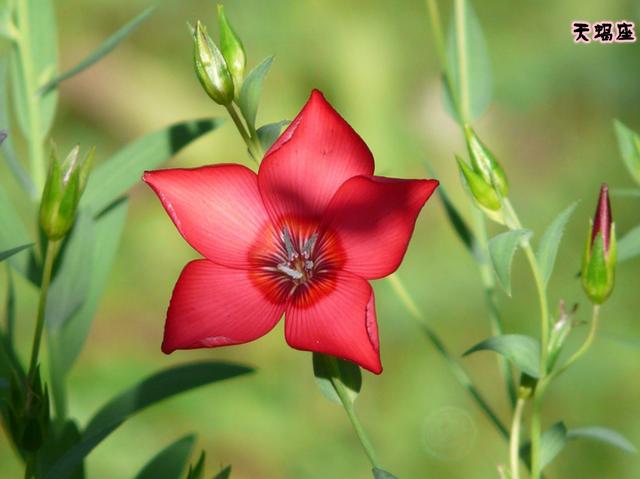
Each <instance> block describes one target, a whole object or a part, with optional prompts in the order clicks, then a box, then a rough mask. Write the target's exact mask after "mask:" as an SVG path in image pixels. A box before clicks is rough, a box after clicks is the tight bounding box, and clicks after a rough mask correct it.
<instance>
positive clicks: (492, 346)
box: [463, 334, 540, 378]
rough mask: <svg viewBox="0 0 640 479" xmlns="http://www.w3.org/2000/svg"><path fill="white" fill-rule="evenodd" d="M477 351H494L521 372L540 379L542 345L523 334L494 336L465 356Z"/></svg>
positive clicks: (465, 354)
mask: <svg viewBox="0 0 640 479" xmlns="http://www.w3.org/2000/svg"><path fill="white" fill-rule="evenodd" d="M477 351H494V352H496V353H498V354H501V355H502V356H504V357H505V358H507V359H508V360H509V361H511V362H512V363H513V364H514V365H515V366H516V367H517V368H518V369H520V371H522V372H523V373H526V374H528V375H529V376H531V377H533V378H538V377H540V343H538V340H537V339H534V338H532V337H531V336H525V335H523V334H505V335H502V336H493V337H491V338H489V339H485V340H484V341H482V342H480V343H478V344H476V345H475V346H473V347H472V348H470V349H469V350H468V351H466V352H465V353H464V354H463V356H468V355H469V354H472V353H475V352H477Z"/></svg>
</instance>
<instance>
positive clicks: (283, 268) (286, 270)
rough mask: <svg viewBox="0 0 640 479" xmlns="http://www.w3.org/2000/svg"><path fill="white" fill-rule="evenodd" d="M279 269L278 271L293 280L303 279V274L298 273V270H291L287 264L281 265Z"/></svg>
mask: <svg viewBox="0 0 640 479" xmlns="http://www.w3.org/2000/svg"><path fill="white" fill-rule="evenodd" d="M277 268H278V271H280V272H282V273H284V274H286V275H288V276H290V277H291V278H292V279H302V278H303V276H304V275H303V274H302V272H300V271H298V270H297V269H293V268H290V267H289V266H287V265H285V264H279V265H278V266H277Z"/></svg>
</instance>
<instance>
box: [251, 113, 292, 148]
mask: <svg viewBox="0 0 640 479" xmlns="http://www.w3.org/2000/svg"><path fill="white" fill-rule="evenodd" d="M289 123H290V121H289V120H281V121H276V122H275V123H269V124H268V125H263V126H261V127H260V128H258V130H257V131H256V133H257V134H258V140H260V145H261V146H262V149H263V150H264V151H265V152H267V151H268V150H269V148H271V145H273V143H274V142H275V141H276V140H277V139H278V137H279V136H280V132H281V131H282V128H284V127H285V126H287V125H288V124H289Z"/></svg>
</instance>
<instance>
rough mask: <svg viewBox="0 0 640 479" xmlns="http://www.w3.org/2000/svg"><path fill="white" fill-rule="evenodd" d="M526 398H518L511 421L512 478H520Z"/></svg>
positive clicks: (510, 451) (510, 453)
mask: <svg viewBox="0 0 640 479" xmlns="http://www.w3.org/2000/svg"><path fill="white" fill-rule="evenodd" d="M525 402H526V401H525V400H524V399H522V398H518V400H517V401H516V407H515V409H514V410H513V421H512V423H511V437H510V440H509V458H510V462H511V479H520V425H521V424H522V411H523V409H524V404H525Z"/></svg>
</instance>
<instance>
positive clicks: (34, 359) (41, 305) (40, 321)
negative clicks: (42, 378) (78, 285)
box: [27, 241, 58, 389]
mask: <svg viewBox="0 0 640 479" xmlns="http://www.w3.org/2000/svg"><path fill="white" fill-rule="evenodd" d="M57 246H58V241H47V245H46V252H45V256H44V266H43V269H42V282H41V284H40V301H39V302H38V318H37V320H36V330H35V333H34V334H33V347H32V349H31V360H30V361H29V373H28V375H27V384H28V385H29V389H31V381H33V375H34V374H35V371H36V366H37V364H38V356H39V355H40V343H41V342H42V332H43V330H44V319H45V309H46V307H47V294H48V293H49V284H50V283H51V273H52V271H53V260H54V259H55V256H56V250H57Z"/></svg>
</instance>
